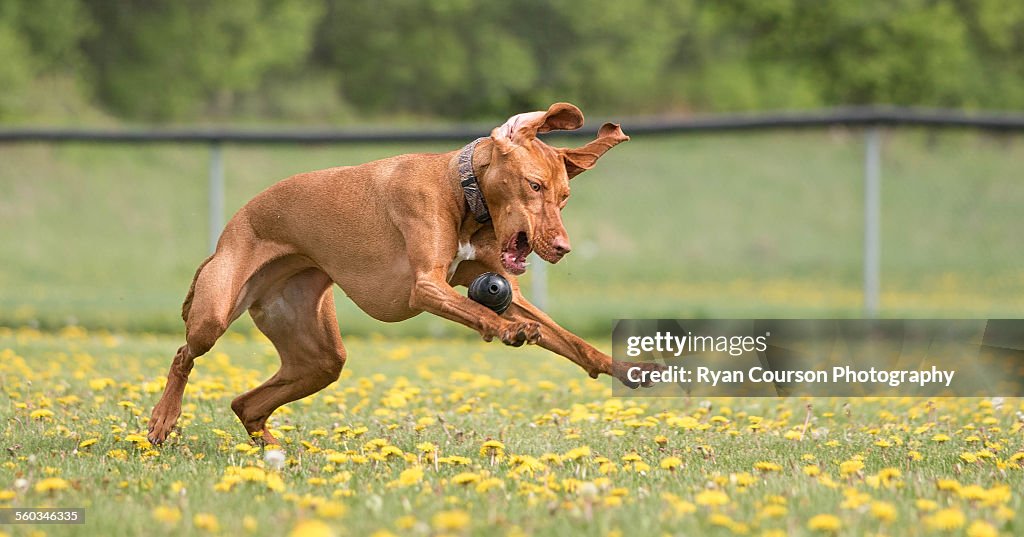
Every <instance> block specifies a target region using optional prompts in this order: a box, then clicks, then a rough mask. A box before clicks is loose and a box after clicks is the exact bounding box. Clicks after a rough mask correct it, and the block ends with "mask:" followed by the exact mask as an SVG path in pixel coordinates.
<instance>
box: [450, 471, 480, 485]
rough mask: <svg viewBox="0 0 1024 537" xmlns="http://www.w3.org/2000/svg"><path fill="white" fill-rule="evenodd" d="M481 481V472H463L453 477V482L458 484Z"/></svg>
mask: <svg viewBox="0 0 1024 537" xmlns="http://www.w3.org/2000/svg"><path fill="white" fill-rule="evenodd" d="M477 481H480V474H474V473H473V472H462V473H461V474H456V475H455V476H453V477H452V483H455V484H456V485H469V484H472V483H476V482H477Z"/></svg>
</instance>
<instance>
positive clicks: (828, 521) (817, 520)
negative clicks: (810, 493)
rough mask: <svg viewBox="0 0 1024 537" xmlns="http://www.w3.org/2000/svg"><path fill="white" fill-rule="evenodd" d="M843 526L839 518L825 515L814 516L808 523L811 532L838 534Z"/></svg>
mask: <svg viewBox="0 0 1024 537" xmlns="http://www.w3.org/2000/svg"><path fill="white" fill-rule="evenodd" d="M842 526H843V523H842V522H841V521H840V520H839V517H837V516H835V515H829V514H824V513H823V514H820V515H814V516H812V517H811V518H810V520H808V521H807V529H809V530H811V531H822V532H837V531H839V528H841V527H842Z"/></svg>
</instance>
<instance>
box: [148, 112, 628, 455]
mask: <svg viewBox="0 0 1024 537" xmlns="http://www.w3.org/2000/svg"><path fill="white" fill-rule="evenodd" d="M582 125H583V114H582V113H581V112H580V110H579V109H578V108H576V107H575V106H573V105H571V104H567V103H558V104H554V105H552V106H551V107H550V108H549V109H548V110H547V111H546V112H530V113H526V114H519V115H517V116H514V117H512V118H510V119H509V120H508V121H507V122H506V123H505V124H504V125H502V126H501V127H498V128H496V129H494V130H493V131H492V132H491V136H490V137H489V138H482V139H480V140H477V141H476V142H474V143H472V144H470V145H468V146H466V147H465V148H463V150H461V151H453V152H450V153H443V154H414V155H400V156H397V157H392V158H388V159H384V160H378V161H375V162H370V163H367V164H363V165H360V166H351V167H339V168H331V169H327V170H321V171H316V172H310V173H304V174H300V175H296V176H294V177H291V178H289V179H286V180H284V181H281V182H279V183H277V184H275V185H273V186H271V187H270V188H268V189H267V190H265V191H263V192H262V193H261V194H259V195H257V196H256V197H255V198H253V199H252V201H250V202H249V203H248V204H247V205H246V206H245V207H243V208H242V209H241V210H239V211H238V213H237V214H236V215H235V216H234V218H232V219H231V221H230V222H228V224H227V226H226V227H225V229H224V233H223V234H222V235H221V237H220V241H219V242H218V244H217V250H216V252H215V253H214V254H213V255H212V256H211V257H209V258H208V259H207V260H206V261H204V262H203V263H202V264H201V265H200V266H199V270H198V271H197V272H196V275H195V279H194V280H193V281H192V287H191V289H189V292H188V296H187V298H186V299H185V304H184V306H183V307H182V318H183V319H184V320H185V325H186V329H185V340H186V344H185V345H183V346H182V347H181V348H180V349H178V353H177V355H175V357H174V362H173V363H172V364H171V369H170V372H169V373H168V375H167V387H166V388H165V390H164V393H163V397H161V398H160V401H159V402H158V403H157V405H156V407H155V408H154V409H153V415H152V418H151V419H150V421H149V440H150V441H151V442H153V443H160V442H163V441H164V440H165V439H166V438H167V435H168V434H169V433H170V431H171V429H172V428H173V427H174V424H175V422H176V421H177V419H178V416H179V414H180V413H181V398H182V394H183V393H184V390H185V383H186V382H187V381H188V375H189V372H190V371H191V370H192V365H193V360H194V359H195V358H196V357H198V356H202V355H203V354H204V353H206V352H207V351H208V350H210V348H211V347H212V346H213V344H214V342H216V341H217V339H218V338H219V337H220V336H221V335H222V334H223V333H224V331H225V330H226V329H227V327H228V325H229V324H231V322H232V321H234V320H235V319H236V318H238V316H239V315H241V314H242V313H243V312H244V311H246V310H249V313H250V315H251V316H252V318H253V321H255V323H256V326H257V327H258V328H259V329H260V331H262V332H263V333H264V334H266V336H267V337H268V338H269V339H270V340H271V341H272V342H273V344H274V346H275V347H276V348H277V351H278V354H280V356H281V368H280V370H278V372H277V373H276V374H275V375H274V376H273V377H271V378H270V379H269V380H267V381H266V382H265V383H263V384H262V385H261V386H259V387H257V388H255V389H253V390H251V391H249V392H246V393H244V394H242V395H241V396H239V397H238V398H237V399H235V400H234V401H233V402H232V403H231V408H232V410H234V411H235V414H237V415H238V417H239V419H241V420H242V424H243V425H244V426H245V429H246V430H247V431H248V432H249V433H250V435H252V436H253V437H254V438H257V439H259V438H262V440H263V441H265V442H271V443H274V442H275V440H274V437H273V436H272V435H271V434H270V433H269V432H268V431H267V430H266V428H265V423H266V421H267V418H268V417H270V415H271V413H273V412H274V410H275V409H277V408H278V407H279V406H281V405H283V404H285V403H288V402H291V401H295V400H297V399H301V398H303V397H305V396H307V395H310V394H312V393H315V392H317V391H319V390H321V389H323V388H324V387H326V386H327V385H329V384H331V383H332V382H334V381H335V380H337V379H338V375H339V374H340V373H341V368H342V366H344V365H345V348H344V347H343V346H342V343H341V336H340V335H339V333H338V323H337V320H336V319H335V310H334V298H333V294H332V292H331V285H332V284H333V283H337V284H338V285H339V286H340V287H341V288H342V289H343V290H344V291H345V293H346V294H347V295H348V296H349V297H350V298H351V299H352V300H353V301H354V302H355V303H356V304H357V305H358V306H359V307H360V308H362V310H363V311H365V312H366V313H368V314H370V315H371V316H373V317H375V318H377V319H380V320H382V321H402V320H405V319H408V318H410V317H413V316H414V315H417V314H419V313H420V312H423V311H427V312H430V313H433V314H434V315H440V316H441V317H444V318H446V319H450V320H452V321H455V322H458V323H461V324H464V325H466V326H468V327H470V328H472V329H474V330H476V331H477V332H479V333H480V334H481V335H482V336H483V338H484V339H485V340H487V341H490V340H491V339H493V338H494V337H498V338H500V339H501V341H503V342H504V343H505V344H507V345H513V346H519V345H522V344H523V343H538V344H540V345H541V346H542V347H544V348H547V349H549V350H551V351H553V352H556V353H558V354H560V355H562V356H565V357H567V358H569V359H570V360H572V361H573V362H575V363H577V364H579V365H580V366H581V367H582V368H583V369H585V370H586V371H587V373H589V374H590V376H591V377H594V378H596V377H597V376H598V375H599V374H601V373H604V374H609V375H612V376H615V377H616V378H618V379H619V380H620V381H622V382H623V383H626V384H627V385H628V384H630V383H629V382H628V381H627V378H626V374H625V372H626V364H625V363H623V362H613V361H612V360H611V358H609V357H608V356H607V355H606V354H604V353H602V352H600V351H598V350H597V349H595V348H593V347H592V346H590V345H589V344H588V343H587V342H585V341H583V340H582V339H580V338H579V337H577V336H575V335H574V334H572V333H570V332H569V331H567V330H565V329H564V328H562V327H560V326H558V324H556V323H555V322H554V321H553V320H551V318H550V317H548V316H547V315H545V314H544V312H542V311H540V310H539V309H537V308H536V307H534V306H533V305H532V304H530V303H529V302H527V301H526V299H524V298H523V296H522V294H521V293H520V292H519V286H518V284H517V282H516V279H515V275H518V274H522V273H523V272H525V270H526V256H527V255H528V254H529V253H530V252H531V251H535V252H537V255H539V256H540V257H541V258H542V259H544V260H545V261H548V262H550V263H556V262H558V260H560V259H561V258H562V256H564V255H565V254H567V253H568V252H569V238H568V236H567V235H566V231H565V228H564V227H563V226H562V217H561V209H562V208H563V207H565V202H566V199H568V197H569V180H570V179H572V178H573V177H575V176H576V175H578V174H579V173H581V172H583V171H584V170H587V169H590V168H591V167H593V166H594V163H595V162H596V161H597V159H598V158H600V157H601V155H603V154H604V153H605V152H606V151H608V150H609V149H611V148H612V147H614V146H615V145H616V144H618V143H620V142H624V141H626V140H629V137H628V136H626V135H625V134H623V133H622V130H621V129H620V128H619V126H618V125H614V124H611V123H606V124H605V125H604V126H602V127H601V129H600V131H599V132H598V137H597V139H596V140H594V141H592V142H590V143H588V144H587V145H585V146H583V147H580V148H577V149H558V148H553V147H551V146H549V145H547V144H545V143H543V142H541V141H540V140H538V139H537V134H538V133H544V132H549V131H552V130H568V129H577V128H579V127H581V126H582ZM486 271H492V272H497V273H499V274H502V275H503V276H505V277H506V278H508V280H509V282H510V283H511V284H512V289H513V304H512V306H511V307H510V308H509V310H508V311H506V312H505V313H504V314H503V315H501V316H499V315H497V314H496V313H494V312H493V311H491V310H489V309H487V308H486V307H484V306H481V305H480V304H477V303H476V302H473V301H472V300H470V299H468V298H466V297H464V296H462V295H461V294H459V293H458V292H457V291H455V289H453V288H452V286H454V285H467V284H468V283H469V282H471V281H472V280H473V279H474V278H475V277H476V276H478V275H480V274H481V273H483V272H486ZM630 365H632V364H630ZM644 369H647V367H644Z"/></svg>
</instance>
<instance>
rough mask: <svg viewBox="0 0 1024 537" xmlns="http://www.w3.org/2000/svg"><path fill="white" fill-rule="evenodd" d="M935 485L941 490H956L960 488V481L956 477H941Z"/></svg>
mask: <svg viewBox="0 0 1024 537" xmlns="http://www.w3.org/2000/svg"><path fill="white" fill-rule="evenodd" d="M935 486H936V487H937V488H938V489H939V490H951V491H954V492H955V491H958V490H960V482H958V481H957V480H955V479H939V480H938V481H936V482H935Z"/></svg>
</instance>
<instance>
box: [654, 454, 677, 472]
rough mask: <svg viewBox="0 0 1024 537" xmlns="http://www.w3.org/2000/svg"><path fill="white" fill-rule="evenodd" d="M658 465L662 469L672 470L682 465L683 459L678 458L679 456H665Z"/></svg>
mask: <svg viewBox="0 0 1024 537" xmlns="http://www.w3.org/2000/svg"><path fill="white" fill-rule="evenodd" d="M659 466H661V468H662V469H663V470H673V471H674V470H676V469H677V468H680V467H682V466H683V459H680V458H679V457H665V458H664V459H661V464H659Z"/></svg>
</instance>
